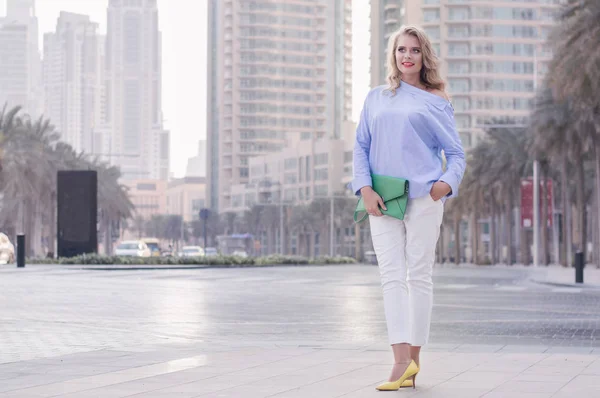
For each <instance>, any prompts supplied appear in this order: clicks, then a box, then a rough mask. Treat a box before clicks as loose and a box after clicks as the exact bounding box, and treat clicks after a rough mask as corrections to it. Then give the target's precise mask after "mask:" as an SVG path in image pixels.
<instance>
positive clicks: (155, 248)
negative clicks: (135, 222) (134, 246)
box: [141, 238, 161, 257]
mask: <svg viewBox="0 0 600 398" xmlns="http://www.w3.org/2000/svg"><path fill="white" fill-rule="evenodd" d="M141 241H142V242H144V243H145V244H146V246H148V249H150V253H151V255H152V257H160V256H161V251H160V246H159V240H158V239H156V238H142V239H141Z"/></svg>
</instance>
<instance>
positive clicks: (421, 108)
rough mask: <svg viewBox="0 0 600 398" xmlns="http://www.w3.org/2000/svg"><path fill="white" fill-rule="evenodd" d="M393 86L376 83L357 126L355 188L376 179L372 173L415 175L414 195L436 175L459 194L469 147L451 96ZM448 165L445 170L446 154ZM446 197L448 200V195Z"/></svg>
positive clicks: (428, 188) (427, 189) (411, 185)
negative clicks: (465, 147)
mask: <svg viewBox="0 0 600 398" xmlns="http://www.w3.org/2000/svg"><path fill="white" fill-rule="evenodd" d="M386 88H387V86H379V87H375V88H374V89H372V90H371V91H370V92H369V94H368V95H367V98H366V100H365V102H364V106H363V110H362V113H361V116H360V122H359V124H358V126H357V129H356V142H355V145H354V167H353V177H354V178H353V181H352V184H351V185H352V189H353V191H354V192H355V194H356V195H360V189H361V188H362V187H365V186H372V185H371V174H380V175H386V176H390V177H398V178H404V179H407V180H408V181H409V197H410V198H419V197H423V196H425V195H428V194H429V192H430V191H431V186H432V185H433V183H434V182H436V181H438V180H439V181H444V182H446V183H447V184H448V185H450V187H451V188H452V192H451V193H450V194H449V195H448V196H447V197H446V198H448V197H455V196H457V195H458V186H459V185H460V182H461V181H462V178H463V175H464V172H465V152H464V150H463V147H462V143H461V141H460V137H459V135H458V132H457V131H456V125H455V122H454V110H453V108H452V105H451V104H450V102H448V101H447V100H446V99H444V98H441V97H439V96H437V95H435V94H432V93H430V92H427V91H424V90H421V89H419V88H417V87H415V86H412V85H410V84H408V83H405V82H402V83H401V85H400V87H399V88H398V89H397V90H396V95H395V96H392V93H390V92H389V91H387V90H386ZM442 150H443V151H444V154H445V156H446V160H447V163H446V170H445V171H443V170H442V154H441V151H442ZM446 198H443V199H442V200H445V199H446Z"/></svg>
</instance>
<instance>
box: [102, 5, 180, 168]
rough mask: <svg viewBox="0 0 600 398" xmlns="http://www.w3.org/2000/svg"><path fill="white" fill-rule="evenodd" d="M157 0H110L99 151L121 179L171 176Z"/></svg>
mask: <svg viewBox="0 0 600 398" xmlns="http://www.w3.org/2000/svg"><path fill="white" fill-rule="evenodd" d="M161 41H162V40H161V33H160V31H159V29H158V9H157V6H156V0H110V2H109V6H108V27H107V39H106V56H105V62H106V80H105V84H106V101H107V105H108V106H107V108H106V111H105V121H104V122H105V124H106V126H105V127H104V128H103V129H104V130H105V131H109V132H110V134H107V135H106V136H105V137H103V140H102V141H101V142H102V148H101V149H100V151H101V152H102V153H106V154H108V155H109V157H108V158H107V160H108V161H109V162H111V163H112V164H115V165H118V166H119V167H120V168H121V171H122V173H123V178H124V179H140V178H148V179H163V180H166V179H167V178H168V175H169V132H168V131H165V130H164V128H163V116H162V49H161Z"/></svg>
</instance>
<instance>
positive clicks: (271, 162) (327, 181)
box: [223, 122, 355, 212]
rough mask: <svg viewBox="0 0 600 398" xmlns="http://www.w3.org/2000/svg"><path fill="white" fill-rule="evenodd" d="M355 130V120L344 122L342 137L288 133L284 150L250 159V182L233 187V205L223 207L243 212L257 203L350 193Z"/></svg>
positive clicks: (307, 200) (303, 200)
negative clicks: (348, 185) (317, 136)
mask: <svg viewBox="0 0 600 398" xmlns="http://www.w3.org/2000/svg"><path fill="white" fill-rule="evenodd" d="M354 130H355V124H354V123H352V122H345V123H344V129H343V132H344V134H343V136H342V137H340V138H316V137H315V136H314V135H313V134H310V133H298V134H288V136H287V142H286V145H285V147H284V148H283V149H282V150H281V151H279V152H276V153H272V154H269V155H263V156H257V157H254V158H251V159H249V182H248V183H247V184H237V185H233V186H232V187H231V206H230V207H228V208H225V209H223V210H224V211H225V212H243V211H245V210H248V209H250V208H252V206H253V205H256V204H278V203H285V204H308V203H310V202H312V201H313V200H315V199H318V198H330V197H331V196H344V195H347V194H348V190H347V188H346V185H347V183H348V182H349V181H350V180H351V179H352V149H353V145H354Z"/></svg>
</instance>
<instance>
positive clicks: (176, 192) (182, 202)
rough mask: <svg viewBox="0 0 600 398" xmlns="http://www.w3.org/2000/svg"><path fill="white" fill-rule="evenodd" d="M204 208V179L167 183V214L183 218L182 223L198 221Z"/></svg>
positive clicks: (189, 178)
mask: <svg viewBox="0 0 600 398" xmlns="http://www.w3.org/2000/svg"><path fill="white" fill-rule="evenodd" d="M205 207H206V178H205V177H184V178H178V179H175V180H172V181H169V183H168V186H167V214H175V215H180V216H182V217H183V221H184V222H190V221H194V220H198V219H199V218H200V209H203V208H205Z"/></svg>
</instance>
